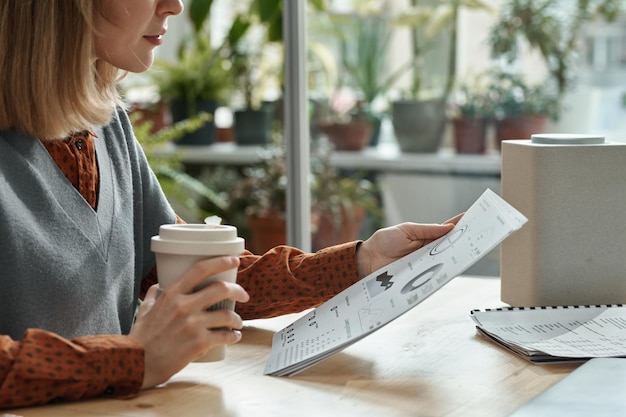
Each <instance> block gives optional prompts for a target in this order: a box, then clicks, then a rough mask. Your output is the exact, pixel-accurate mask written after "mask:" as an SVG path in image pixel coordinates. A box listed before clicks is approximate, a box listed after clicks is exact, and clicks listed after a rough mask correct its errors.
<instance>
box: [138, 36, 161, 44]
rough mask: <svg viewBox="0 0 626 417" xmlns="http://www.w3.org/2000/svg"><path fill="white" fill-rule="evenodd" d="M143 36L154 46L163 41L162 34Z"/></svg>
mask: <svg viewBox="0 0 626 417" xmlns="http://www.w3.org/2000/svg"><path fill="white" fill-rule="evenodd" d="M143 38H144V39H145V40H147V41H148V42H150V43H151V44H153V45H155V46H159V45H161V44H162V43H163V35H151V36H144V37H143Z"/></svg>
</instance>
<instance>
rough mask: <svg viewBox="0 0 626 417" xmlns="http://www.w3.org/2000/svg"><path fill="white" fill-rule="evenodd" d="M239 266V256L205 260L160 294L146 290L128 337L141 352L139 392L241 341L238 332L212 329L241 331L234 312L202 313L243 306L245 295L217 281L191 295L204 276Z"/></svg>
mask: <svg viewBox="0 0 626 417" xmlns="http://www.w3.org/2000/svg"><path fill="white" fill-rule="evenodd" d="M238 265H239V258H237V257H233V256H223V257H216V258H211V259H207V260H203V261H200V262H198V263H196V264H195V265H194V266H193V267H192V268H191V269H190V270H189V271H187V272H186V273H185V274H183V275H182V276H181V277H180V278H179V279H178V280H177V281H176V282H175V283H174V284H172V285H171V286H169V287H168V288H167V289H165V290H164V291H160V294H157V291H158V285H153V286H152V287H151V288H150V289H149V290H148V292H147V294H146V297H145V298H144V301H143V303H142V304H141V306H140V308H139V312H138V314H137V319H136V321H135V324H134V325H133V328H132V329H131V331H130V334H129V336H130V337H132V338H134V339H135V340H137V341H138V342H139V343H141V344H142V345H143V346H144V349H145V371H144V382H143V388H148V387H153V386H155V385H157V384H160V383H162V382H165V381H167V380H168V379H169V378H170V377H171V376H172V375H174V374H175V373H176V372H178V371H179V370H181V369H182V368H183V367H185V366H186V365H187V364H188V363H189V362H191V361H192V360H194V359H196V358H198V357H200V356H201V355H203V354H204V353H205V352H206V351H207V350H209V349H210V348H211V347H212V346H216V345H227V344H232V343H236V342H238V341H239V340H240V339H241V332H240V331H239V330H211V329H217V328H231V329H241V326H242V320H241V317H239V315H238V314H237V313H235V312H233V311H229V310H216V311H206V309H207V308H208V307H209V306H211V305H213V304H215V303H217V302H220V301H222V300H226V299H229V300H233V301H236V302H246V301H248V299H249V296H248V294H247V293H246V291H245V290H244V289H243V288H242V287H241V286H240V285H238V284H234V283H227V282H223V281H216V282H213V283H212V284H211V285H209V286H207V287H205V288H203V289H201V290H199V291H196V292H194V288H196V287H197V286H198V285H200V284H201V283H203V282H204V281H205V280H206V278H207V277H208V276H211V275H215V274H218V273H220V272H223V271H226V270H228V269H232V268H237V266H238ZM157 295H158V296H157Z"/></svg>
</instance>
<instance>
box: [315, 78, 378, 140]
mask: <svg viewBox="0 0 626 417" xmlns="http://www.w3.org/2000/svg"><path fill="white" fill-rule="evenodd" d="M316 117H317V120H316V121H315V123H316V124H317V126H318V128H319V129H320V131H321V132H323V133H324V134H325V135H326V136H327V138H328V140H329V141H330V142H331V143H332V144H333V146H334V148H335V149H336V150H338V151H360V150H362V149H364V148H365V147H366V146H367V145H368V144H369V143H370V141H371V138H372V121H371V120H370V118H369V117H368V116H367V114H366V112H365V111H364V109H363V103H362V101H360V100H358V99H357V98H356V97H355V96H354V94H353V92H352V91H350V90H344V89H340V90H338V91H336V92H335V93H334V94H333V97H332V98H331V102H330V103H323V104H320V103H318V111H317V116H316Z"/></svg>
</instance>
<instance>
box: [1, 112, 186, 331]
mask: <svg viewBox="0 0 626 417" xmlns="http://www.w3.org/2000/svg"><path fill="white" fill-rule="evenodd" d="M96 134H97V136H98V137H97V139H96V140H95V142H96V155H97V161H98V168H99V176H100V189H99V194H98V206H97V211H94V210H93V209H92V208H91V206H90V205H89V204H88V203H87V202H86V201H85V200H84V199H83V197H82V196H81V195H80V194H79V193H78V191H77V190H76V189H75V188H74V187H73V186H72V185H71V184H70V182H69V181H68V180H67V178H66V177H65V176H64V175H63V173H62V172H61V170H60V169H59V168H58V167H57V165H56V164H55V162H54V161H53V159H52V158H51V157H50V155H49V154H48V152H47V151H46V149H45V148H44V147H43V145H42V144H41V143H40V142H39V141H38V140H36V139H34V138H31V137H28V136H25V135H22V134H19V133H17V132H14V131H0V334H4V335H9V336H11V337H12V338H14V339H17V340H19V339H21V338H22V336H23V333H24V330H25V329H27V328H40V329H45V330H49V331H52V332H55V333H58V334H60V335H61V336H64V337H67V338H72V337H76V336H81V335H90V334H127V333H128V332H129V331H130V328H131V325H132V322H133V318H134V312H135V307H136V304H137V298H138V293H139V289H140V284H141V280H142V278H143V277H144V276H145V275H146V274H147V273H148V272H149V270H150V269H151V268H152V266H153V265H154V256H153V254H152V253H151V252H150V238H151V236H152V235H155V234H157V233H158V228H159V226H160V225H161V224H164V223H173V222H175V214H174V212H173V210H172V208H171V207H170V205H169V204H168V202H167V200H166V198H165V196H164V195H163V192H162V191H161V188H160V186H159V184H158V181H157V179H156V177H155V176H154V174H153V173H152V171H151V169H150V168H149V166H148V163H147V161H146V159H145V156H144V154H143V151H142V149H141V147H140V145H139V144H138V143H137V141H136V140H135V138H134V135H133V133H132V128H131V125H130V122H129V120H128V117H127V115H126V113H125V112H124V111H123V110H118V111H117V113H116V114H115V116H114V117H113V119H112V120H111V122H110V123H109V124H108V125H106V126H104V127H103V128H101V129H97V130H96Z"/></svg>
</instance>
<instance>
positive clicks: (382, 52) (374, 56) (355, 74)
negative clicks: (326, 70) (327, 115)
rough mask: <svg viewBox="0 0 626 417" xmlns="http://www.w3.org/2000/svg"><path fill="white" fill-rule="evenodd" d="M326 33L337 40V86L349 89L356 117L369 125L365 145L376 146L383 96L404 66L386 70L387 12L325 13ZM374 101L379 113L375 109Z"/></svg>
mask: <svg viewBox="0 0 626 417" xmlns="http://www.w3.org/2000/svg"><path fill="white" fill-rule="evenodd" d="M328 16H329V22H330V30H329V33H332V34H334V37H335V38H336V39H337V40H338V55H339V79H338V85H339V88H338V89H340V88H341V87H343V88H345V87H347V88H351V89H352V90H353V91H354V92H355V94H356V98H357V99H358V108H356V110H357V111H356V112H355V113H356V114H357V115H359V116H360V119H362V120H363V121H369V123H370V124H371V137H370V140H369V143H368V145H369V146H376V145H377V144H378V139H379V135H380V126H381V122H382V118H383V117H384V108H385V107H386V98H387V97H386V95H387V93H388V91H389V89H390V88H391V87H392V86H393V85H394V84H395V83H396V81H397V80H398V78H399V77H400V76H401V75H402V74H403V73H404V72H405V71H406V70H407V68H408V66H404V67H402V68H399V69H396V70H395V71H391V72H390V71H389V69H388V68H387V62H388V60H387V56H388V55H389V54H388V52H389V50H390V48H391V36H392V31H391V27H390V18H389V16H388V14H387V13H385V12H383V11H380V12H371V11H368V12H363V13H355V14H343V15H342V14H329V15H328ZM377 101H378V102H380V103H381V104H382V105H381V106H380V107H381V108H382V109H383V110H382V111H381V110H377V109H376V104H377Z"/></svg>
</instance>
